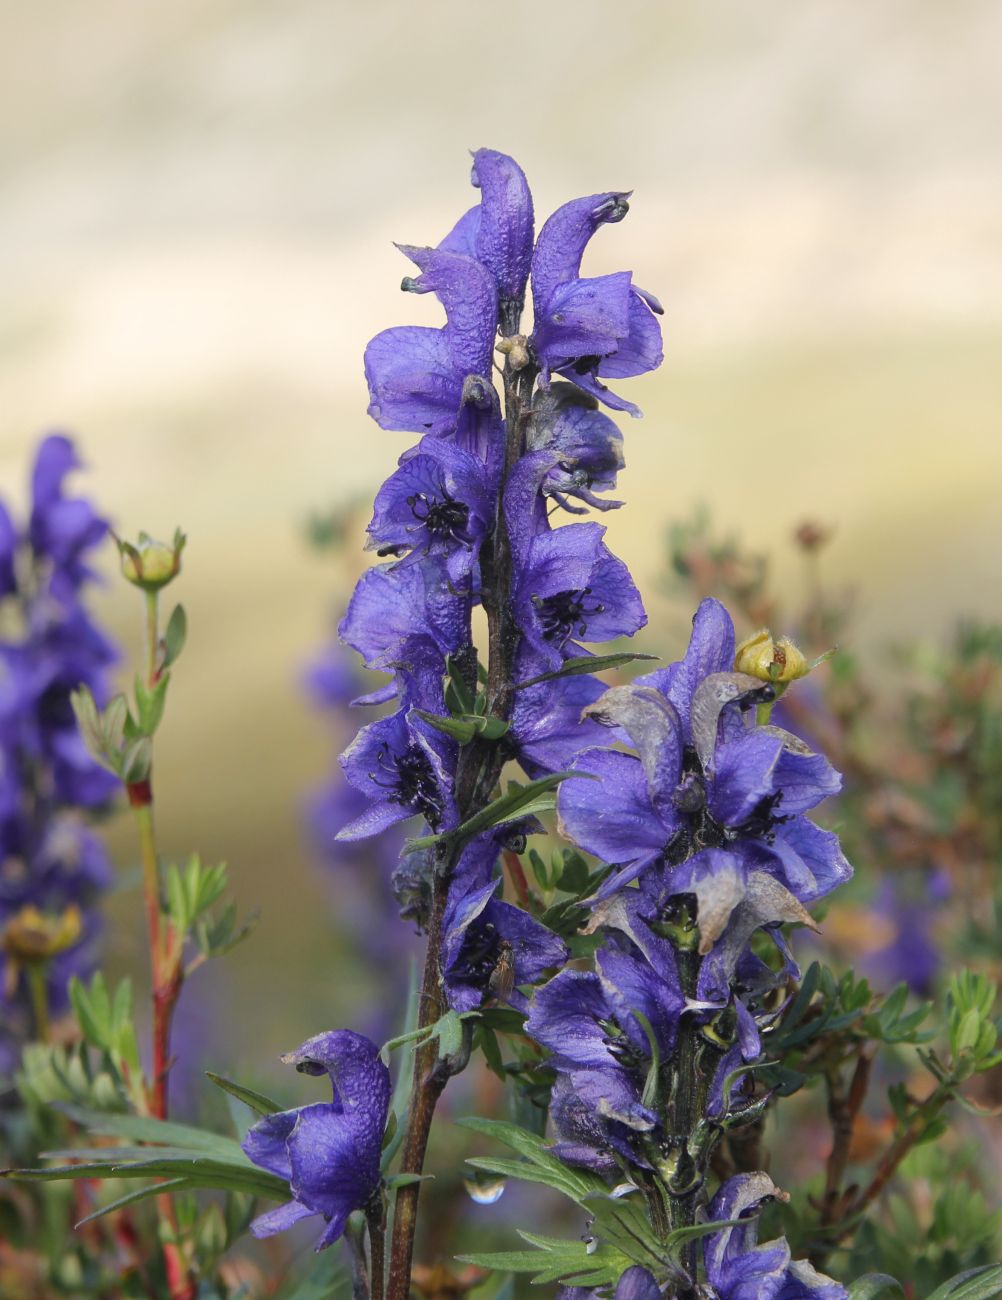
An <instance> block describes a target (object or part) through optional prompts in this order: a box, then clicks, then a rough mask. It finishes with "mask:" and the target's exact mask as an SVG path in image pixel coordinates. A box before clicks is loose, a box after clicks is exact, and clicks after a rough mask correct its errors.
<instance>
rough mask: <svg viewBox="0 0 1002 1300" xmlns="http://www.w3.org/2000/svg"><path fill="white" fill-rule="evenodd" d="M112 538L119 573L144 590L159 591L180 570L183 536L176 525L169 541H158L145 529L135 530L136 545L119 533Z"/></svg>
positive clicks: (184, 538)
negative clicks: (114, 544) (117, 558)
mask: <svg viewBox="0 0 1002 1300" xmlns="http://www.w3.org/2000/svg"><path fill="white" fill-rule="evenodd" d="M115 541H116V542H117V543H118V553H119V555H120V556H121V558H122V574H123V576H124V577H126V578H127V579H128V580H129V582H131V583H133V584H134V585H135V586H137V587H142V589H143V590H144V591H159V590H160V588H161V587H166V586H167V584H168V583H169V582H172V581H173V579H174V578H176V577H177V575H178V574H179V573H180V572H181V552H182V551H183V550H184V544H185V542H186V541H187V538H186V537H185V535H184V533H182V532H181V530H180V529H178V530H177V532H175V534H174V540H173V541H172V542H158V541H156V540H155V538H152V537H150V536H149V534H148V533H140V534H139V542H138V544H137V545H136V546H133V545H132V543H131V542H124V541H122V539H121V538H119V537H116V538H115Z"/></svg>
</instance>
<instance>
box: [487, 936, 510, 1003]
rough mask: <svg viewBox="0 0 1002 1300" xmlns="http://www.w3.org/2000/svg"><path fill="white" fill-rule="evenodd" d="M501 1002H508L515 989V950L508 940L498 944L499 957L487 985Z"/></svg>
mask: <svg viewBox="0 0 1002 1300" xmlns="http://www.w3.org/2000/svg"><path fill="white" fill-rule="evenodd" d="M487 987H488V989H489V990H490V991H491V993H493V994H494V996H495V997H496V998H497V999H498V1001H499V1002H507V1001H508V999H509V998H510V997H511V995H512V990H513V989H514V988H515V949H514V948H513V947H512V945H511V944H510V943H509V942H508V940H507V939H502V940H501V942H500V943H499V944H498V957H497V961H496V963H495V965H494V970H493V971H492V972H491V977H490V979H489V981H488V983H487Z"/></svg>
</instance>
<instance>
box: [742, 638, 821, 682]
mask: <svg viewBox="0 0 1002 1300" xmlns="http://www.w3.org/2000/svg"><path fill="white" fill-rule="evenodd" d="M734 668H735V671H736V672H739V673H747V674H748V676H749V677H757V678H758V679H759V681H763V682H792V681H796V679H797V678H798V677H806V676H807V674H808V673H809V672H810V671H811V667H810V664H809V663H808V662H807V660H806V659H805V658H804V655H803V654H802V653H801V651H800V650H798V649H797V647H796V646H795V645H794V644H793V642H792V641H791V640H790V639H789V638H788V637H785V636H784V637H781V638H780V640H778V641H774V640H773V639H772V634H771V633H770V631H769V629H768V628H765V627H763V628H759V630H758V631H757V632H753V633H752V635H751V636H749V637H745V639H744V640H743V641H742V642H741V644H740V645H739V646H738V648H737V651H736V653H735V655H734Z"/></svg>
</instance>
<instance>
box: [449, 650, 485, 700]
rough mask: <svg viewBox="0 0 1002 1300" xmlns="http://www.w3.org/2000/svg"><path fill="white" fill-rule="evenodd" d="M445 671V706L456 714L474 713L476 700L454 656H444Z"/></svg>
mask: <svg viewBox="0 0 1002 1300" xmlns="http://www.w3.org/2000/svg"><path fill="white" fill-rule="evenodd" d="M478 666H479V665H478ZM445 670H446V673H447V675H448V679H449V680H448V685H447V686H446V705H447V706H448V707H449V708H451V709H453V712H455V713H457V714H463V713H475V712H476V699H475V698H474V696H473V695H472V694H471V692H470V689H469V687H468V686H467V684H466V678H465V676H464V674H463V669H462V666H461V665H460V663H459V662H458V660H457V659H456V656H455V655H446V657H445ZM450 695H451V697H452V699H451V700H450V698H449V697H450ZM454 705H455V707H453V706H454Z"/></svg>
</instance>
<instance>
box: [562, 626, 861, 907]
mask: <svg viewBox="0 0 1002 1300" xmlns="http://www.w3.org/2000/svg"><path fill="white" fill-rule="evenodd" d="M732 644H733V628H732V626H731V623H730V619H729V618H728V617H727V614H726V611H725V610H724V609H723V607H722V606H720V605H719V604H718V603H717V602H716V601H704V602H703V604H702V605H701V606H700V610H699V613H698V614H697V616H696V620H695V623H694V628H693V635H692V640H691V641H690V643H689V649H688V650H687V652H686V656H685V658H684V659H683V660H682V661H680V662H679V663H678V664H674V665H672V666H671V668H669V669H666V670H662V671H661V672H659V673H655V674H651V675H650V676H649V677H647V678H643V679H641V683H640V684H637V685H633V686H628V687H617V688H615V689H613V690H610V691H608V692H607V693H606V694H605V695H604V696H603V697H602V698H601V699H600V700H599V701H598V702H597V703H596V704H595V705H593V706H591V708H590V709H589V710H588V712H589V713H590V714H591V715H592V716H594V717H597V718H599V719H604V720H605V721H607V722H609V723H610V724H611V725H614V726H618V727H621V728H622V729H623V730H625V731H626V732H628V734H629V735H630V737H631V739H632V741H633V744H634V746H635V748H636V750H637V754H636V755H631V754H623V753H620V752H617V751H613V750H610V749H590V750H587V751H585V753H583V754H582V755H580V757H579V758H578V759H577V760H576V761H575V763H574V764H573V766H574V768H575V770H580V771H584V772H591V773H592V774H593V775H595V776H597V777H598V778H599V780H598V781H597V782H595V783H593V786H589V788H588V794H587V796H584V797H582V795H581V793H580V792H579V791H577V790H576V789H575V783H574V782H570V781H569V782H567V783H566V784H565V785H564V787H563V788H562V790H561V792H560V795H559V797H558V810H559V814H560V819H561V826H562V829H563V831H564V833H565V834H566V835H567V836H568V837H569V838H571V839H572V840H574V842H575V843H577V844H578V845H579V846H580V847H581V848H583V849H586V850H587V851H588V852H590V853H594V854H595V855H596V856H597V857H600V858H602V859H603V860H604V861H606V862H609V863H615V864H623V870H621V871H619V872H617V873H615V874H614V875H613V877H612V878H611V879H610V881H609V882H607V885H606V887H605V889H604V893H605V894H608V893H611V892H613V891H614V890H615V889H616V888H620V887H622V886H623V885H624V884H626V883H628V882H629V881H630V880H632V879H634V878H635V877H636V876H637V875H639V874H641V872H643V871H644V870H645V869H646V868H648V867H651V866H654V865H658V864H660V865H665V866H667V867H670V868H677V867H680V866H681V865H682V864H683V863H686V862H688V861H689V859H690V858H692V857H693V856H694V855H696V854H699V853H702V852H703V851H704V850H706V849H720V850H723V851H724V852H725V853H726V854H728V855H734V856H735V857H736V858H737V859H738V861H739V863H740V865H741V869H742V870H744V871H745V872H746V873H747V872H753V871H759V872H765V873H767V874H770V875H772V876H774V877H775V878H776V879H777V880H778V881H780V882H781V883H782V884H783V885H784V886H785V887H786V888H787V889H788V890H789V891H790V892H791V893H792V894H793V895H794V896H795V897H796V898H797V899H798V900H799V901H800V902H802V903H809V902H814V901H815V900H816V899H818V898H821V897H823V895H825V894H826V893H828V892H829V891H830V890H832V889H834V888H835V887H836V886H837V885H839V884H841V883H842V882H843V881H844V880H846V879H848V877H849V875H850V874H851V868H850V867H849V864H848V863H847V862H846V860H845V858H844V857H843V855H842V852H841V850H840V848H839V845H838V840H837V838H836V836H834V835H833V834H831V833H830V832H828V831H823V830H821V829H819V828H818V827H817V826H815V825H814V824H813V823H812V822H810V821H809V820H808V819H807V818H806V817H804V816H803V814H804V813H805V812H806V811H808V810H809V809H811V808H813V807H814V806H815V805H816V804H818V803H820V802H821V801H822V800H823V799H826V798H828V797H829V796H830V795H832V794H835V793H836V792H837V791H838V790H839V789H840V786H841V780H840V778H839V776H838V773H837V772H835V770H834V769H833V768H832V767H831V765H830V764H829V763H828V761H827V760H826V759H825V758H823V757H822V756H821V755H819V754H814V753H812V752H811V751H810V750H809V749H808V748H807V747H806V745H804V744H803V742H801V741H799V740H798V739H797V737H795V736H792V735H791V734H790V733H789V732H785V731H783V730H782V729H781V728H778V727H771V726H756V725H754V711H753V708H752V706H753V705H754V704H755V703H756V702H758V701H759V700H760V699H761V698H762V693H763V690H765V691H766V692H768V691H769V690H770V688H769V687H763V684H762V683H761V682H760V681H758V680H757V679H755V678H750V677H745V676H744V675H743V674H740V673H733V672H728V671H725V670H724V669H722V668H721V667H720V665H721V663H722V662H726V659H725V656H726V655H727V654H728V653H729V652H730V648H731V646H732ZM643 683H646V684H643ZM580 784H582V785H583V784H584V783H583V782H582V783H580Z"/></svg>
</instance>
